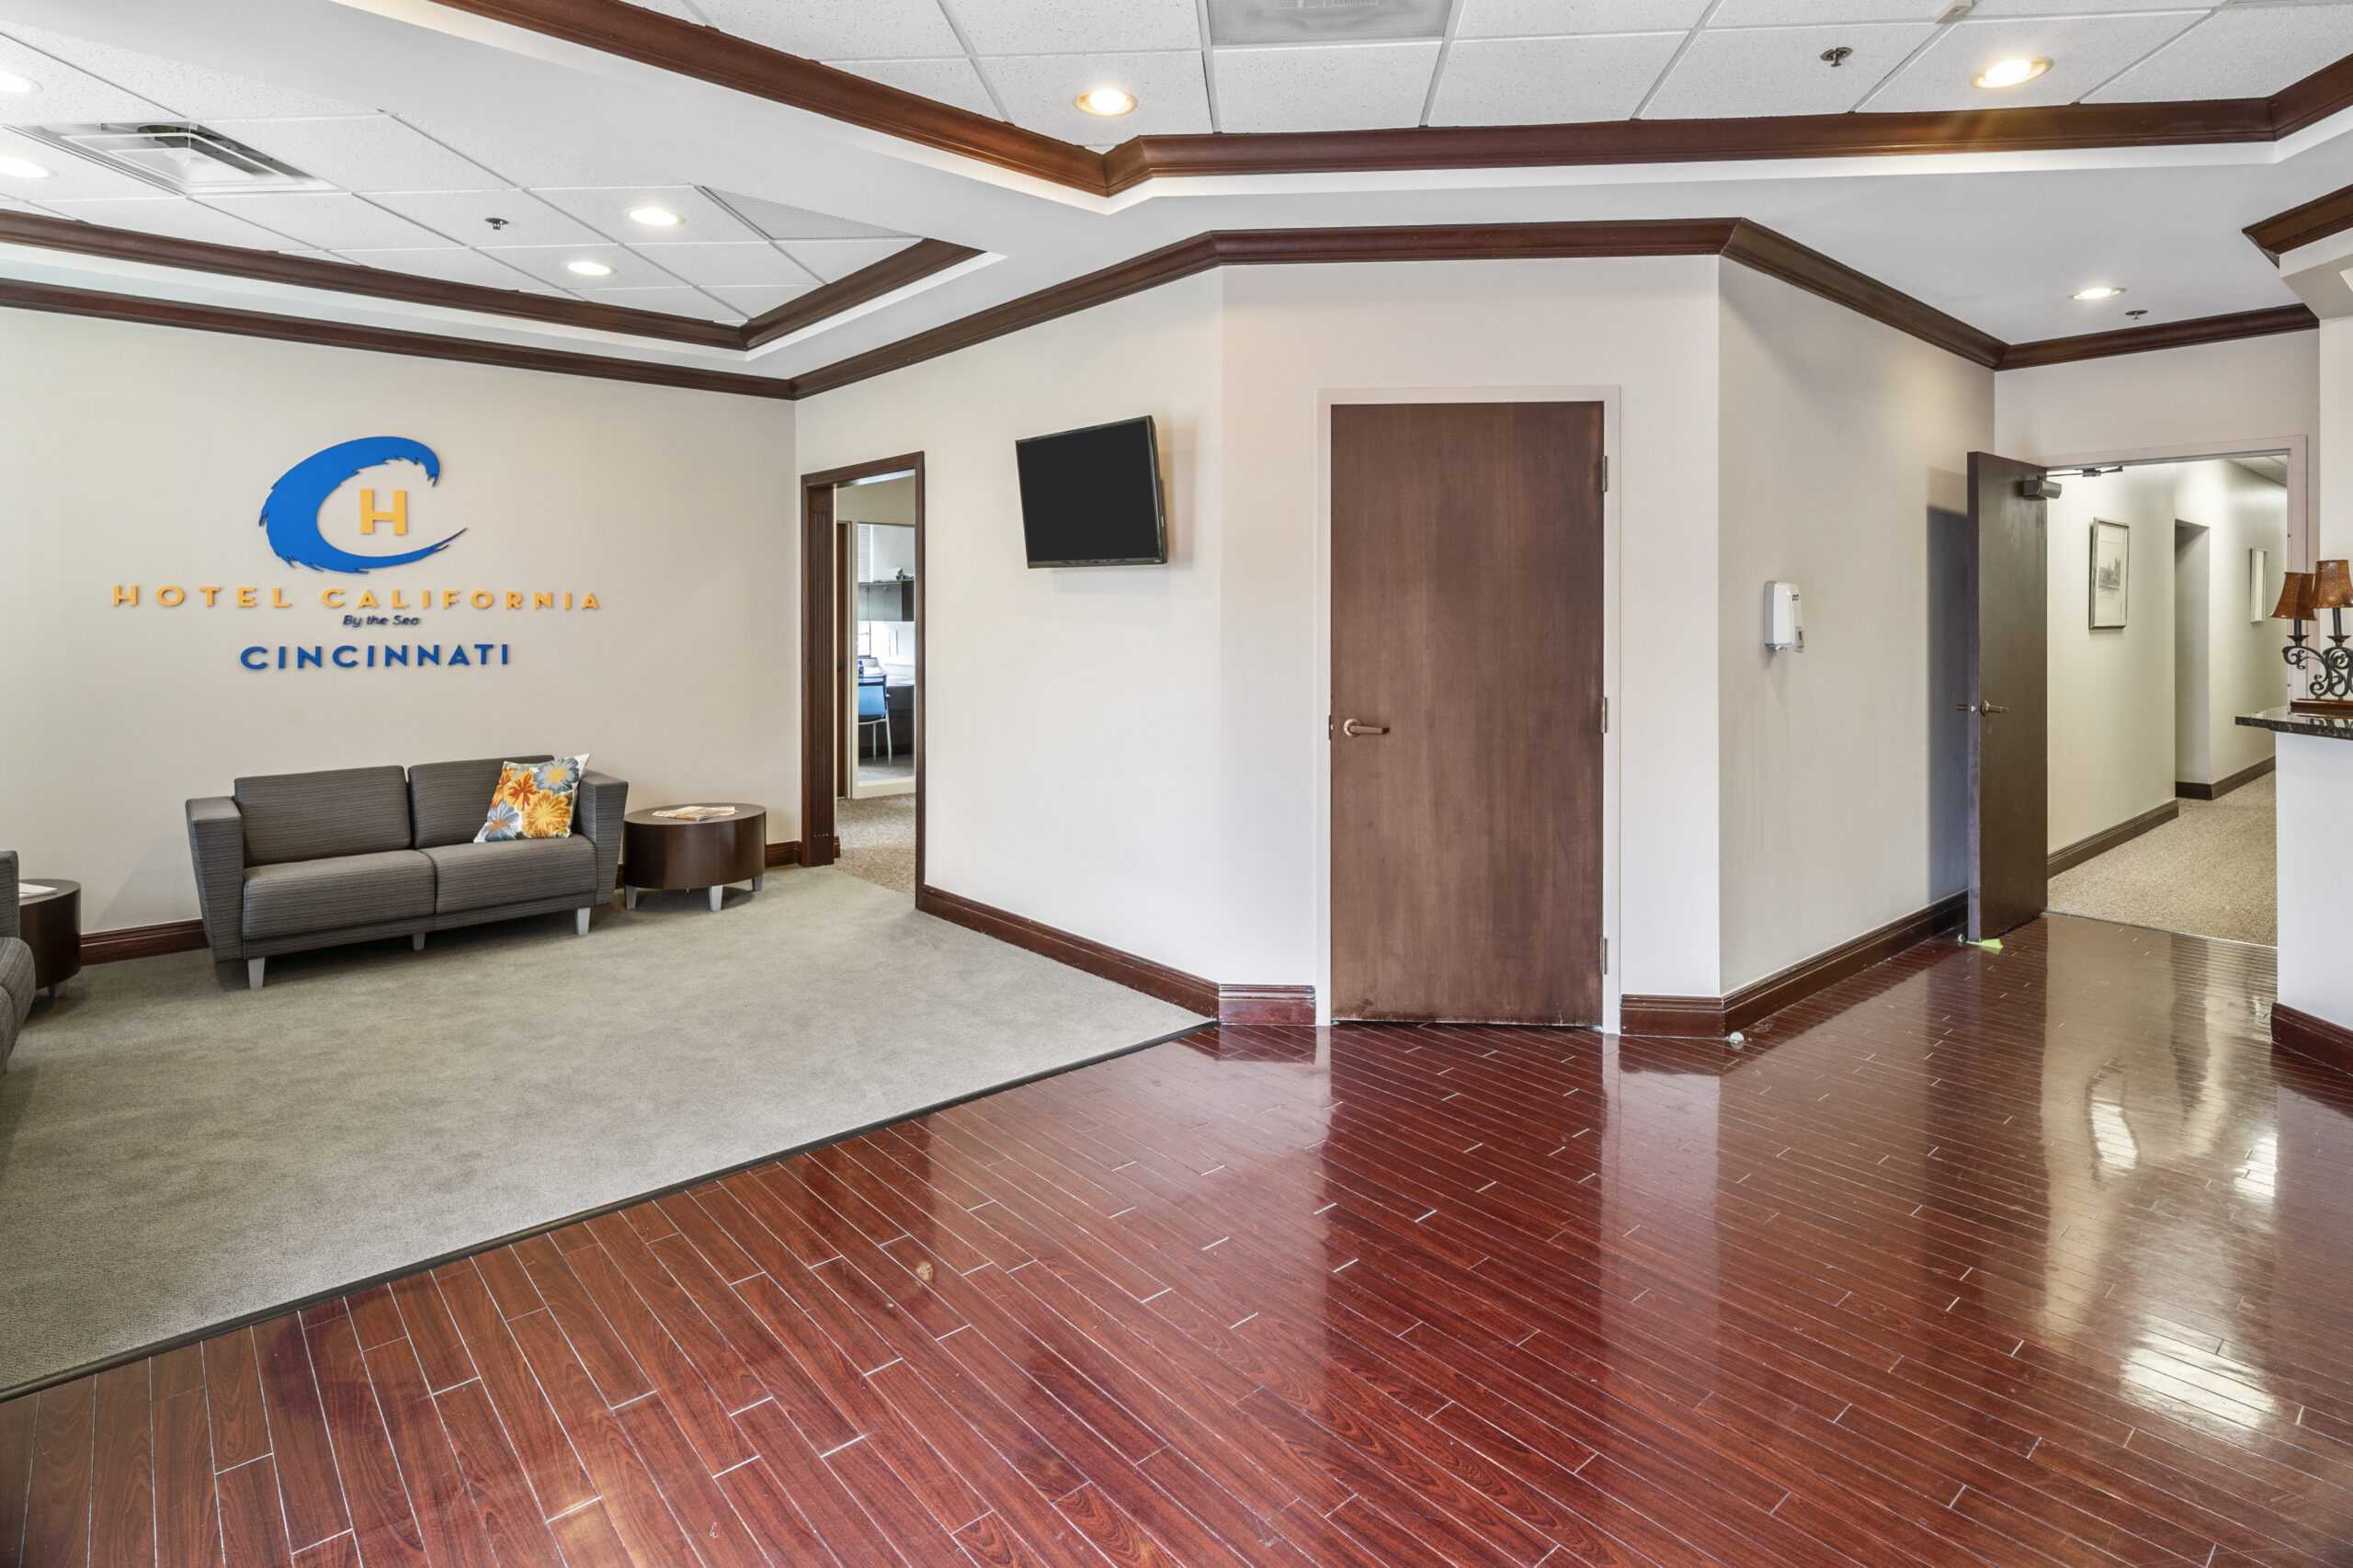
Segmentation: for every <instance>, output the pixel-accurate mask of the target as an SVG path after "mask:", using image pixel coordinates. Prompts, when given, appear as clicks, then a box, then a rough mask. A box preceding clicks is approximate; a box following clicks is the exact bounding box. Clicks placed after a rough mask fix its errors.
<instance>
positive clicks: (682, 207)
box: [531, 185, 760, 244]
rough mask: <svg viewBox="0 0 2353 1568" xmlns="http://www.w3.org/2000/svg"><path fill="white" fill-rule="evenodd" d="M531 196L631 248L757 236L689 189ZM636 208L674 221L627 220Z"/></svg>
mask: <svg viewBox="0 0 2353 1568" xmlns="http://www.w3.org/2000/svg"><path fill="white" fill-rule="evenodd" d="M531 194H532V195H534V196H536V197H538V198H540V199H541V200H542V201H545V202H546V203H547V204H548V205H549V206H551V207H553V208H555V209H557V210H560V211H563V212H567V213H569V214H571V215H572V216H573V217H574V218H577V219H579V220H580V221H581V222H583V223H585V224H587V225H588V227H590V228H592V229H594V230H596V231H597V233H600V234H603V235H604V236H605V237H606V238H608V239H611V240H620V241H621V242H623V243H625V244H636V243H638V242H639V241H641V240H643V241H648V242H659V241H664V240H672V241H676V240H699V241H713V240H756V239H758V238H759V237H760V236H759V232H758V231H757V230H756V229H753V228H751V227H750V226H749V225H747V224H745V222H744V221H743V220H742V219H740V218H738V217H736V216H735V214H733V212H730V211H729V210H727V209H726V208H724V207H722V206H721V205H720V204H719V203H718V202H716V201H713V200H712V199H710V197H708V196H705V195H704V194H703V193H702V192H701V191H699V190H698V189H696V188H695V187H693V186H690V185H601V186H572V187H536V188H534V189H533V190H532V192H531ZM641 207H659V208H660V209H662V210H664V211H665V212H675V213H676V214H677V215H678V218H679V220H680V221H679V222H676V223H675V224H673V225H672V226H670V227H669V228H666V229H663V228H656V227H655V226H654V225H653V224H651V223H641V222H638V221H637V220H636V219H634V218H632V217H631V216H630V214H631V213H632V212H634V211H636V210H638V209H639V208H641Z"/></svg>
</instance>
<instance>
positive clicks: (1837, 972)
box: [1618, 892, 1969, 1040]
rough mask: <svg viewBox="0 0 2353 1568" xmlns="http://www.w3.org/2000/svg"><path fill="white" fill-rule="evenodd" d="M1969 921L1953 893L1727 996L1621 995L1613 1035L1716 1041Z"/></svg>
mask: <svg viewBox="0 0 2353 1568" xmlns="http://www.w3.org/2000/svg"><path fill="white" fill-rule="evenodd" d="M1968 916H1969V895H1968V894H1967V893H1965V892H1959V893H1954V894H1953V895H1952V896H1951V897H1949V898H1942V899H1938V901H1937V902H1936V903H1932V904H1930V905H1928V907H1927V908H1926V909H1922V910H1916V911H1915V912H1914V913H1912V914H1910V915H1904V917H1903V918H1902V919H1900V920H1891V921H1889V922H1888V923H1887V924H1886V925H1884V926H1880V927H1879V928H1878V929H1877V930H1873V931H1866V932H1864V933H1863V934H1862V935H1861V936H1859V937H1855V938H1854V939H1852V940H1851V941H1846V942H1841V943H1839V944H1838V945H1837V946H1836V947H1835V948H1832V949H1828V950H1827V951H1824V952H1820V953H1816V954H1815V955H1814V956H1813V957H1812V958H1810V959H1807V960H1804V961H1803V962H1802V963H1794V964H1791V965H1790V967H1789V968H1787V969H1785V970H1781V971H1779V972H1778V973H1774V974H1768V975H1767V976H1765V977H1764V978H1763V979H1762V980H1754V981H1751V982H1749V983H1747V984H1746V985H1744V986H1742V987H1741V988H1740V989H1739V990H1737V991H1734V992H1733V993H1732V994H1730V995H1728V996H1621V997H1620V998H1619V1001H1618V1032H1619V1033H1620V1034H1627V1035H1665V1036H1670V1037H1673V1038H1677V1039H1684V1040H1692V1039H1712V1040H1721V1039H1722V1038H1723V1037H1724V1036H1726V1035H1728V1034H1731V1033H1732V1032H1733V1030H1735V1029H1740V1030H1746V1029H1750V1028H1755V1027H1756V1025H1758V1024H1760V1023H1762V1022H1764V1021H1765V1020H1766V1019H1767V1018H1769V1017H1772V1016H1773V1015H1774V1014H1776V1013H1778V1012H1779V1011H1780V1010H1781V1009H1782V1008H1784V1007H1788V1006H1791V1005H1793V1004H1795V1003H1798V1002H1802V1001H1804V1000H1805V999H1806V998H1807V997H1809V996H1812V995H1813V994H1816V993H1817V992H1821V991H1824V990H1827V989H1828V988H1830V987H1831V986H1833V985H1836V984H1837V983H1839V982H1840V981H1842V980H1845V979H1847V978H1848V977H1849V976H1851V975H1857V974H1860V973H1862V972H1863V971H1865V970H1867V969H1869V968H1870V967H1871V966H1872V965H1874V964H1878V963H1882V962H1884V961H1886V960H1889V959H1892V958H1893V957H1894V956H1895V955H1896V954H1898V953H1900V952H1902V951H1903V950H1904V949H1906V948H1909V947H1913V946H1915V945H1916V944H1918V943H1921V942H1925V941H1927V939H1928V938H1929V937H1936V936H1940V935H1942V934H1943V933H1945V932H1947V931H1950V930H1952V929H1953V928H1954V927H1955V926H1959V925H1961V923H1962V922H1963V921H1964V920H1966V919H1967V918H1968Z"/></svg>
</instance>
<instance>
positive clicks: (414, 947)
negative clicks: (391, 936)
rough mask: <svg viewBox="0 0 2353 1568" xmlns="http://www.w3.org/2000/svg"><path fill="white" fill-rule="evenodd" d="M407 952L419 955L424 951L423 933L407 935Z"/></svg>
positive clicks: (415, 932) (416, 932)
mask: <svg viewBox="0 0 2353 1568" xmlns="http://www.w3.org/2000/svg"><path fill="white" fill-rule="evenodd" d="M408 950H409V951H410V952H413V953H421V952H423V951H424V950H425V933H424V932H422V931H412V932H410V933H409V934H408Z"/></svg>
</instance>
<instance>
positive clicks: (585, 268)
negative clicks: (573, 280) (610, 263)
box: [563, 261, 613, 278]
mask: <svg viewBox="0 0 2353 1568" xmlns="http://www.w3.org/2000/svg"><path fill="white" fill-rule="evenodd" d="M563 266H564V270H565V271H567V272H577V273H578V274H580V276H581V277H583V278H610V277H611V276H612V275H613V269H612V268H611V267H607V266H606V265H605V264H604V263H603V262H601V261H567V262H565V263H564V264H563Z"/></svg>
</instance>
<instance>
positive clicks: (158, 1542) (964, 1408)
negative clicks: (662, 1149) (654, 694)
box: [0, 919, 2353, 1568]
mask: <svg viewBox="0 0 2353 1568" xmlns="http://www.w3.org/2000/svg"><path fill="white" fill-rule="evenodd" d="M2268 965H2269V955H2268V953H2265V952H2262V951H2260V950H2257V949H2246V948H2240V947H2233V946H2229V945H2225V944H2219V943H2210V942H2204V941H2200V940H2199V939H2197V938H2194V937H2169V936H2165V935H2163V934H2160V933H2154V932H2148V931H2141V930H2133V929H2129V928H2125V927H2120V926H2106V925H2101V924H2097V923H2095V922H2088V921H2077V920H2066V919H2058V920H2052V921H2048V922H2045V923H2042V924H2040V925H2038V926H2033V927H2029V929H2027V930H2025V931H2023V932H2019V933H2017V934H2015V935H2014V936H2013V937H2011V938H2010V939H2009V942H2008V944H2007V948H2006V951H2003V952H2000V953H1986V952H1982V951H1979V950H1977V949H1968V948H1962V947H1958V946H1955V945H1952V944H1949V943H1938V944H1932V945H1929V946H1924V947H1920V948H1916V949H1913V950H1912V951H1911V952H1909V953H1907V954H1905V955H1904V956H1903V957H1901V958H1899V959H1897V960H1894V961H1893V962H1892V963H1891V964H1888V965H1885V966H1882V967H1881V969H1879V970H1877V971H1872V972H1871V973H1870V974H1867V975H1864V976H1860V977H1859V978H1858V979H1856V980H1853V981H1850V982H1847V983H1846V984H1844V985H1842V986H1840V987H1838V988H1837V989H1836V991H1835V992H1832V993H1829V994H1825V995H1824V997H1823V998H1821V999H1819V1000H1817V1001H1816V1002H1814V1003H1812V1004H1808V1005H1807V1006H1805V1007H1804V1008H1802V1009H1801V1010H1794V1011H1793V1012H1792V1013H1790V1014H1786V1015H1783V1017H1781V1018H1779V1019H1778V1020H1776V1021H1775V1023H1774V1024H1773V1025H1772V1026H1771V1028H1769V1029H1768V1030H1767V1031H1766V1032H1765V1034H1764V1036H1763V1038H1762V1039H1760V1040H1757V1041H1756V1042H1755V1043H1754V1044H1753V1045H1752V1047H1751V1049H1750V1050H1748V1051H1746V1052H1745V1053H1744V1052H1733V1051H1728V1050H1725V1049H1722V1048H1719V1047H1716V1046H1713V1045H1709V1044H1695V1043H1673V1042H1658V1041H1641V1040H1624V1041H1618V1040H1601V1039H1598V1038H1597V1037H1593V1036H1589V1035H1585V1036H1580V1035H1575V1034H1565V1033H1552V1032H1545V1031H1536V1030H1495V1031H1476V1030H1463V1029H1415V1028H1350V1029H1342V1030H1337V1031H1334V1032H1333V1033H1332V1034H1330V1035H1329V1036H1328V1037H1326V1039H1325V1040H1323V1041H1322V1042H1320V1043H1319V1041H1318V1039H1317V1037H1316V1036H1315V1035H1314V1034H1313V1032H1312V1031H1306V1030H1300V1031H1282V1030H1256V1031H1244V1030H1227V1031H1224V1032H1223V1033H1222V1035H1219V1034H1215V1033H1211V1034H1207V1035H1203V1036H1199V1037H1195V1038H1194V1039H1192V1040H1188V1041H1186V1042H1182V1043H1178V1044H1174V1045H1168V1046H1163V1047H1159V1048H1156V1049H1154V1050H1153V1051H1146V1052H1143V1053H1141V1054H1137V1055H1132V1056H1129V1057H1125V1058H1122V1059H1120V1060H1118V1061H1115V1062H1109V1063H1106V1064H1103V1065H1099V1066H1097V1067H1093V1068H1089V1069H1086V1070H1083V1071H1080V1072H1076V1073H1072V1074H1066V1075H1064V1076H1062V1077H1059V1078H1054V1079H1051V1080H1048V1081H1045V1082H1043V1083H1040V1084H1036V1085H1029V1086H1028V1087H1025V1088H1020V1089H1017V1090H1013V1091H1010V1092H1007V1093H1005V1094H1002V1095H998V1096H994V1097H992V1098H989V1099H986V1100H983V1101H979V1102H975V1103H973V1104H971V1105H967V1106H964V1107H962V1108H958V1109H954V1110H951V1111H948V1112H944V1113H941V1114H938V1115H935V1116H930V1117H926V1118H923V1119H919V1120H916V1121H914V1122H911V1123H908V1124H905V1125H903V1126H901V1127H898V1128H895V1129H892V1130H890V1131H883V1132H879V1133H875V1134H872V1135H870V1136H867V1137H863V1138H858V1139H855V1140H852V1141H850V1142H847V1143H845V1144H843V1145H841V1146H839V1147H837V1148H835V1149H831V1150H828V1151H825V1152H824V1153H818V1154H814V1155H810V1156H807V1157H802V1158H797V1159H793V1160H790V1161H786V1162H784V1163H782V1164H781V1165H772V1166H768V1167H766V1168H763V1169H761V1170H758V1171H756V1172H754V1173H751V1174H748V1175H744V1176H733V1177H730V1178H728V1179H726V1180H724V1181H722V1182H719V1183H716V1184H714V1185H712V1186H710V1187H705V1188H702V1189H700V1190H699V1191H697V1192H695V1193H693V1194H690V1195H685V1196H679V1197H674V1198H671V1199H665V1200H663V1201H662V1202H661V1203H659V1204H656V1205H646V1206H642V1207H641V1208H639V1209H636V1210H631V1211H628V1212H626V1213H624V1214H621V1215H617V1216H611V1217H608V1218H606V1219H603V1220H599V1221H594V1222H592V1223H590V1224H588V1225H586V1226H585V1227H580V1228H575V1229H573V1230H571V1231H569V1232H564V1233H557V1234H555V1235H554V1236H552V1237H548V1238H542V1239H540V1240H537V1241H533V1242H530V1243H527V1244H522V1245H520V1246H517V1247H512V1248H506V1249H501V1250H498V1251H494V1252H492V1253H489V1254H486V1255H484V1256H482V1257H480V1258H478V1259H475V1260H472V1261H469V1262H465V1263H461V1264H459V1265H456V1266H454V1267H446V1268H442V1269H439V1270H437V1271H436V1272H435V1273H433V1274H432V1275H421V1276H417V1277H415V1278H409V1279H405V1280H403V1281H400V1282H399V1283H397V1284H396V1285H394V1286H393V1287H392V1289H390V1290H381V1289H379V1290H371V1291H369V1292H366V1293H364V1294H361V1295H358V1296H355V1297H352V1298H349V1299H348V1300H347V1301H344V1302H338V1303H335V1304H333V1305H330V1306H327V1307H324V1308H321V1309H316V1310H313V1311H310V1312H304V1313H302V1314H301V1318H300V1319H299V1320H297V1319H295V1318H292V1317H287V1318H281V1319H278V1320H277V1321H275V1322H271V1323H267V1324H262V1325H261V1326H260V1327H258V1328H256V1329H254V1330H251V1331H240V1332H237V1333H234V1334H230V1335H222V1336H220V1337H218V1338H216V1339H214V1340H212V1341H210V1342H209V1343H208V1344H206V1345H204V1346H200V1347H195V1346H192V1347H189V1348H188V1349H185V1350H181V1351H178V1352H175V1353H172V1354H169V1355H165V1356H161V1357H158V1358H154V1359H153V1361H151V1362H142V1363H139V1364H136V1365H133V1366H130V1367H126V1368H123V1369H119V1370H117V1371H114V1372H109V1373H107V1374H105V1375H103V1376H101V1377H99V1378H97V1379H96V1380H85V1381H79V1382H75V1383H71V1384H67V1385H64V1386H62V1387H59V1388H57V1389H54V1390H51V1391H50V1392H45V1393H42V1394H40V1395H39V1396H38V1398H37V1400H34V1399H28V1400H22V1401H19V1402H17V1403H14V1404H11V1405H6V1406H0V1479H5V1482H6V1486H5V1490H0V1540H5V1541H6V1543H7V1544H6V1549H5V1550H0V1561H6V1562H17V1561H19V1560H21V1561H22V1562H28V1563H39V1564H51V1563H64V1562H72V1563H82V1562H92V1563H99V1562H105V1563H113V1562H142V1563H143V1562H150V1561H153V1562H159V1563H163V1564H166V1565H177V1564H181V1563H188V1562H221V1561H222V1555H221V1548H220V1547H218V1546H216V1544H215V1543H216V1541H219V1540H225V1542H226V1548H225V1557H226V1561H227V1562H229V1563H230V1564H233V1565H237V1564H247V1563H275V1562H287V1561H288V1560H289V1559H291V1560H292V1561H294V1562H300V1563H303V1564H315V1565H319V1568H325V1565H327V1564H337V1565H342V1564H349V1563H353V1562H365V1563H369V1564H378V1563H390V1562H401V1563H415V1562H436V1563H469V1564H474V1563H480V1564H488V1563H492V1562H497V1563H501V1564H507V1563H518V1562H530V1563H541V1564H552V1563H556V1562H560V1561H561V1562H569V1563H571V1564H574V1568H585V1565H587V1564H603V1563H622V1562H639V1563H657V1562H658V1563H680V1564H690V1563H693V1562H698V1561H699V1562H706V1563H710V1564H714V1565H716V1564H734V1563H753V1562H763V1561H766V1562H790V1563H795V1564H820V1565H823V1564H826V1563H831V1562H838V1563H839V1564H840V1565H841V1568H866V1565H868V1564H877V1563H881V1564H892V1563H899V1562H905V1563H907V1564H910V1565H920V1568H929V1565H933V1564H942V1563H950V1562H964V1561H965V1560H966V1558H967V1557H968V1556H969V1558H970V1559H971V1560H972V1561H973V1562H979V1563H984V1564H1012V1563H1037V1564H1079V1563H1086V1564H1101V1563H1103V1562H1106V1561H1108V1562H1120V1563H1134V1564H1151V1563H1183V1564H1188V1565H1191V1568H1211V1565H1222V1568H1231V1565H1233V1564H1237V1563H1252V1564H1258V1563H1277V1564H1287V1565H1292V1568H1297V1565H1300V1564H1306V1563H1315V1564H1361V1563H1396V1564H1437V1563H1441V1562H1444V1563H1453V1564H1457V1565H1459V1568H1484V1565H1488V1564H1493V1565H1495V1568H1504V1565H1518V1568H1529V1565H1532V1564H1536V1563H1539V1562H1545V1563H1551V1564H1554V1565H1563V1564H1568V1563H1579V1562H1586V1563H1643V1562H1648V1563H1655V1564H1662V1565H1676V1564H1685V1563H1695V1562H1714V1563H1721V1564H1725V1565H1727V1568H1733V1565H1740V1568H1745V1565H1747V1564H1777V1565H1786V1568H1816V1565H1820V1564H1837V1563H1846V1562H1854V1563H1864V1564H1882V1563H1886V1564H1893V1563H1913V1562H1932V1563H1961V1562H1966V1563H1976V1564H1995V1565H2008V1564H2017V1563H2033V1562H2057V1563H2066V1564H2074V1565H2104V1564H2109V1563H2131V1564H2170V1563H2196V1564H2204V1563H2210V1562H2211V1563H2213V1564H2217V1565H2222V1564H2245V1563H2254V1562H2261V1563H2266V1564H2322V1563H2336V1562H2346V1561H2347V1553H2348V1551H2349V1550H2353V1548H2348V1542H2353V1463H2348V1461H2353V1332H2348V1330H2353V1290H2348V1288H2347V1278H2348V1275H2349V1274H2353V1271H2349V1270H2348V1267H2347V1264H2348V1260H2353V1092H2348V1088H2347V1085H2346V1083H2345V1082H2344V1081H2343V1080H2342V1079H2340V1078H2337V1077H2335V1076H2332V1075H2330V1074H2327V1073H2325V1071H2323V1070H2320V1069H2317V1068H2310V1067H2307V1066H2305V1065H2303V1064H2302V1063H2299V1062H2296V1061H2294V1060H2293V1059H2290V1058H2284V1057H2275V1056H2273V1055H2272V1054H2271V1052H2270V1051H2269V1049H2268V1046H2267V1045H2266V1044H2265V1043H2264V1039H2265V1037H2264V1026H2263V1017H2262V1014H2263V1008H2264V1005H2265V1001H2266V999H2267V997H2268V992H2269V988H2270V973H2269V968H2268ZM19 1542H21V1558H20V1556H19V1550H18V1543H19Z"/></svg>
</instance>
